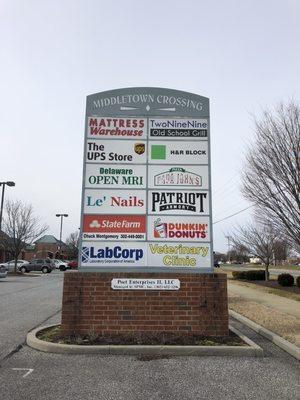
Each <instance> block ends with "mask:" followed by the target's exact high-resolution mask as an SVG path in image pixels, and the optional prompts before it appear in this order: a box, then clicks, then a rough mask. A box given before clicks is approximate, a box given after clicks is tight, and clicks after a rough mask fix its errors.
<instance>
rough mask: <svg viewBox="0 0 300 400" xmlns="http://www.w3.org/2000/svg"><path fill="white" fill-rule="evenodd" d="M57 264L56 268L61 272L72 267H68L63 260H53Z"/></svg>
mask: <svg viewBox="0 0 300 400" xmlns="http://www.w3.org/2000/svg"><path fill="white" fill-rule="evenodd" d="M52 261H53V262H54V264H55V268H56V269H59V270H60V271H66V270H67V269H69V268H70V267H69V266H68V264H67V263H65V262H64V261H62V260H57V259H53V260H52Z"/></svg>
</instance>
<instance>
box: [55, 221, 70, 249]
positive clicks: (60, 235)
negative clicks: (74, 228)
mask: <svg viewBox="0 0 300 400" xmlns="http://www.w3.org/2000/svg"><path fill="white" fill-rule="evenodd" d="M56 216H57V217H60V233H59V252H60V253H61V239H62V226H63V218H64V217H68V214H56Z"/></svg>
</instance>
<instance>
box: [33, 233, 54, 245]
mask: <svg viewBox="0 0 300 400" xmlns="http://www.w3.org/2000/svg"><path fill="white" fill-rule="evenodd" d="M34 243H45V244H58V243H59V240H57V239H56V238H55V237H54V236H53V235H44V236H42V237H41V238H40V239H38V240H36V241H35V242H34Z"/></svg>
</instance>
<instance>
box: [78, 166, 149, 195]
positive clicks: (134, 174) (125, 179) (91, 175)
mask: <svg viewBox="0 0 300 400" xmlns="http://www.w3.org/2000/svg"><path fill="white" fill-rule="evenodd" d="M146 168H147V167H146V165H127V164H114V165H110V164H87V165H86V171H85V187H86V188H99V189H100V188H101V189H104V188H110V189H113V188H120V189H145V188H146V175H147V173H146Z"/></svg>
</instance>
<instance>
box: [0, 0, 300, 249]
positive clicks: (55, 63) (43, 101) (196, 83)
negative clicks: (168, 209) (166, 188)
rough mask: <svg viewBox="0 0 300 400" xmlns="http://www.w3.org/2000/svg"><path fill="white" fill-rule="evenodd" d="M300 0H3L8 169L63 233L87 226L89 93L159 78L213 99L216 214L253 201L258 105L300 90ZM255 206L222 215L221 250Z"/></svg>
mask: <svg viewBox="0 0 300 400" xmlns="http://www.w3.org/2000/svg"><path fill="white" fill-rule="evenodd" d="M299 15H300V2H299V1H298V0H284V1H283V0H260V1H258V0H256V1H255V0H243V1H240V0H236V1H234V0H224V1H217V0H210V1H207V0H206V1H203V0H184V1H178V0H165V1H163V0H161V1H149V0H147V1H145V0H127V1H117V0H115V1H101V0H98V1H96V0H94V1H89V0H84V1H83V0H80V1H79V0H72V1H69V0H64V1H61V0H59V1H57V0H48V1H47V0H45V1H37V0H35V1H33V0H19V1H16V0H0V19H1V24H0V41H1V43H0V44H1V45H0V58H1V63H0V72H1V73H0V88H1V92H0V93H1V95H0V137H1V139H0V150H1V153H0V181H6V180H13V181H15V182H16V186H15V187H14V188H8V189H7V192H6V198H10V199H19V200H22V201H24V202H26V203H31V204H32V205H33V207H34V210H35V212H36V215H38V216H39V217H40V218H41V221H43V222H45V223H47V224H48V225H49V231H48V233H49V234H53V235H55V236H56V237H59V220H58V218H56V217H55V214H56V213H61V212H63V213H68V214H69V217H68V218H67V219H66V220H65V221H64V232H63V239H65V238H66V236H68V235H69V234H70V233H71V232H73V231H75V230H76V229H78V227H79V218H80V201H81V183H82V157H83V134H84V113H85V98H86V95H88V94H92V93H96V92H101V91H104V90H111V89H117V88H123V87H132V86H156V87H160V86H161V87H166V88H172V89H178V90H184V91H189V92H194V93H196V94H199V95H202V96H206V97H209V98H210V101H211V138H212V177H213V181H212V184H213V211H214V213H213V219H214V221H215V222H217V221H219V220H220V219H223V218H225V217H227V216H229V215H231V214H233V213H235V212H237V211H239V210H241V209H243V208H245V207H247V206H248V205H249V204H248V203H247V202H245V200H243V198H242V196H241V194H240V170H241V168H242V165H243V159H244V155H245V152H246V144H247V143H249V142H251V138H252V137H253V120H252V118H253V115H254V114H256V115H257V114H259V113H260V112H261V110H262V109H263V108H265V107H273V106H274V105H276V104H277V103H278V102H280V101H287V100H289V99H290V98H293V99H294V100H296V101H299V98H300V93H299V89H300V85H299V71H300V45H299V43H300V24H299ZM249 216H250V213H249V212H244V213H241V214H238V215H237V216H236V217H234V218H230V219H227V220H225V221H223V222H218V223H215V225H214V240H215V250H217V251H224V250H226V239H225V235H226V234H227V233H228V232H230V231H231V230H232V229H233V228H234V227H235V226H236V225H237V224H238V223H244V222H245V221H246V220H247V219H248V218H249Z"/></svg>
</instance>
